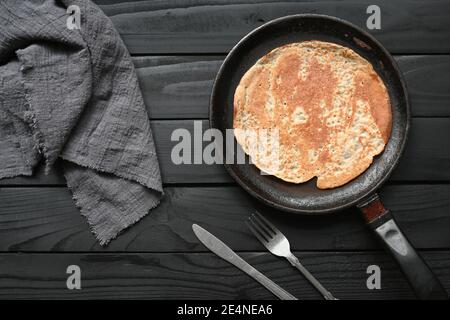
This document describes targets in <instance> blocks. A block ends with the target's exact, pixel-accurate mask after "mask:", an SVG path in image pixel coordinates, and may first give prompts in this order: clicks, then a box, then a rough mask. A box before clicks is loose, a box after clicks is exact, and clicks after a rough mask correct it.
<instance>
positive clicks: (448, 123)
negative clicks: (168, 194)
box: [0, 118, 450, 186]
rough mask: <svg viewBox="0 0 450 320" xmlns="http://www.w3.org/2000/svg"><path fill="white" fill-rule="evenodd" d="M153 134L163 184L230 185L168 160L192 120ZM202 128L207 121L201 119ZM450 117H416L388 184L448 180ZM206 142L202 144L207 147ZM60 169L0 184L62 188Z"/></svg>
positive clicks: (225, 178)
mask: <svg viewBox="0 0 450 320" xmlns="http://www.w3.org/2000/svg"><path fill="white" fill-rule="evenodd" d="M152 126H153V133H154V137H155V141H156V147H157V151H158V156H159V163H160V165H161V168H162V174H163V181H164V183H166V184H173V183H224V182H226V183H229V182H232V179H231V177H230V176H229V175H228V173H227V172H226V171H225V169H224V167H223V166H222V165H218V164H214V165H206V164H181V165H175V164H174V163H173V162H172V160H171V151H172V148H173V146H175V145H176V144H178V141H171V134H172V132H173V131H174V130H176V129H180V128H185V129H187V130H188V131H189V132H191V133H192V136H193V127H194V120H168V121H153V122H152ZM202 127H203V129H207V128H208V121H206V120H203V122H202ZM449 136H450V118H415V119H413V121H412V128H411V134H410V139H409V142H408V146H407V149H406V152H405V154H404V156H403V158H402V160H401V161H400V164H399V167H398V168H397V169H396V170H395V172H394V175H393V177H392V179H391V181H415V182H417V181H448V180H450V140H448V139H446V138H444V137H449ZM206 144H207V143H205V145H206ZM64 183H65V182H64V178H63V177H62V174H61V170H60V168H56V169H55V170H54V171H53V172H52V173H51V174H50V175H48V176H46V175H44V174H43V172H42V169H40V170H39V171H38V172H37V173H36V174H35V176H34V177H18V178H12V179H2V180H0V185H10V186H14V185H16V186H17V185H64Z"/></svg>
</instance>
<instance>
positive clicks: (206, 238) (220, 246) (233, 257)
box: [192, 224, 297, 300]
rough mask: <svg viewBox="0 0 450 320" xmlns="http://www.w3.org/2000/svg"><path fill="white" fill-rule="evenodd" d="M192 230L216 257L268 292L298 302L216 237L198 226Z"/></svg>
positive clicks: (193, 226) (194, 226)
mask: <svg viewBox="0 0 450 320" xmlns="http://www.w3.org/2000/svg"><path fill="white" fill-rule="evenodd" d="M192 230H193V231H194V233H195V235H196V236H197V238H198V239H199V240H200V242H201V243H203V244H204V245H205V246H206V247H207V248H208V249H209V250H211V251H212V252H214V253H215V254H216V255H218V256H219V257H221V258H222V259H224V260H225V261H228V262H229V263H231V264H232V265H234V266H235V267H237V268H239V269H241V270H242V271H244V272H245V273H247V274H248V275H249V276H251V277H252V278H253V279H255V280H256V281H258V282H259V283H260V284H262V285H263V286H264V287H266V289H267V290H269V291H270V292H272V293H273V294H274V295H276V296H277V297H278V298H280V299H281V300H297V298H296V297H294V296H293V295H291V294H290V293H289V292H287V291H286V290H284V289H283V288H281V287H280V286H279V285H277V284H276V283H274V282H273V281H272V280H270V279H269V278H267V277H266V276H265V275H263V274H262V273H261V272H259V271H258V270H256V269H255V268H254V267H252V266H251V265H249V264H248V263H247V262H245V261H244V260H243V259H242V258H241V257H239V256H238V255H237V254H236V253H235V252H234V251H233V250H231V249H230V248H229V247H228V246H227V245H226V244H225V243H223V242H222V241H220V240H219V239H218V238H216V237H215V236H214V235H212V234H211V233H209V232H208V231H206V230H205V229H203V228H202V227H200V226H199V225H197V224H193V225H192Z"/></svg>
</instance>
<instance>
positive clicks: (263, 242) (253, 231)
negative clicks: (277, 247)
mask: <svg viewBox="0 0 450 320" xmlns="http://www.w3.org/2000/svg"><path fill="white" fill-rule="evenodd" d="M245 224H246V225H247V227H248V228H249V229H250V231H251V232H252V233H253V234H254V236H255V237H256V238H257V239H258V240H259V241H260V242H261V243H262V244H263V245H264V246H265V245H266V243H267V242H268V240H266V238H264V237H263V236H262V235H260V234H259V232H258V231H256V230H255V228H254V227H253V226H252V225H251V224H250V223H249V222H247V221H246V222H245Z"/></svg>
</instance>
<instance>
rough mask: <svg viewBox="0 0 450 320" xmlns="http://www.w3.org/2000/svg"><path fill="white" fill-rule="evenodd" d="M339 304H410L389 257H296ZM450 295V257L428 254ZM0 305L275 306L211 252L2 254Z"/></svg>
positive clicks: (302, 291) (277, 268) (293, 283)
mask: <svg viewBox="0 0 450 320" xmlns="http://www.w3.org/2000/svg"><path fill="white" fill-rule="evenodd" d="M296 254H297V256H298V257H299V258H300V259H301V261H302V262H303V263H304V265H305V266H306V268H308V269H309V271H310V272H311V273H312V274H314V275H315V276H316V277H317V279H318V280H319V281H320V282H321V283H322V284H323V285H324V286H325V287H326V288H328V289H329V290H330V291H331V292H332V293H333V294H334V295H335V296H336V297H338V298H340V299H412V298H414V295H413V293H412V291H411V289H410V287H409V285H408V284H407V283H406V280H405V279H404V278H403V276H402V275H401V273H400V271H399V269H398V268H397V266H396V265H395V264H394V262H393V261H392V260H391V258H390V257H388V256H387V255H386V254H385V253H383V252H367V253H358V252H357V253H333V252H321V253H317V252H297V253H296ZM242 256H243V258H244V259H246V260H247V261H248V262H249V263H251V264H252V265H253V266H255V267H256V268H258V269H259V270H260V271H261V272H263V273H264V274H266V275H267V276H268V277H270V278H271V279H272V280H274V281H275V282H276V283H277V284H279V285H280V286H282V287H283V288H285V289H286V290H288V291H289V292H290V293H292V294H293V295H295V296H296V297H298V298H299V299H321V297H320V295H319V294H318V293H317V292H316V291H315V290H314V289H313V288H311V286H310V285H309V284H308V283H307V282H306V280H305V279H304V278H303V276H302V275H301V274H300V273H299V272H298V270H296V269H294V268H292V267H291V266H290V265H289V263H288V262H287V261H283V260H280V259H279V258H277V257H274V256H272V255H270V254H269V253H243V254H242ZM423 256H424V258H425V260H426V261H427V262H428V263H429V264H430V266H431V268H432V269H433V270H434V272H435V273H436V274H437V276H438V277H439V278H440V280H441V281H442V283H443V285H444V286H445V287H446V288H447V290H448V289H450V275H449V273H448V269H449V268H450V252H448V251H442V252H424V253H423ZM373 264H375V265H378V266H380V268H381V286H382V287H381V290H368V289H367V286H366V281H367V277H368V275H367V273H366V269H367V267H368V266H369V265H373ZM69 265H78V266H79V267H80V268H81V290H68V289H67V288H66V280H67V277H68V275H67V274H66V269H67V267H68V266H69ZM0 298H2V299H27V298H28V299H30V298H34V299H144V298H147V299H161V300H162V299H255V300H263V299H274V296H272V295H271V293H270V292H269V291H267V290H266V289H265V288H264V287H262V286H260V285H259V284H258V283H257V282H256V281H254V280H253V279H251V278H250V277H249V276H247V275H245V274H243V273H242V272H241V271H239V270H238V269H236V268H235V267H233V266H231V265H230V264H229V263H227V262H225V261H223V260H221V259H220V258H218V257H217V256H215V255H213V254H212V253H189V254H185V253H176V254H164V253H160V254H157V253H153V254H0Z"/></svg>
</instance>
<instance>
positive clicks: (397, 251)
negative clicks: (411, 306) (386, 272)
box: [358, 194, 449, 300]
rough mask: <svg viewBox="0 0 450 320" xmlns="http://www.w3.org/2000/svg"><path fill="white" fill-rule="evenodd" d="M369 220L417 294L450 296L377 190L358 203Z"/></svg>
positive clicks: (428, 297) (432, 297) (421, 296)
mask: <svg viewBox="0 0 450 320" xmlns="http://www.w3.org/2000/svg"><path fill="white" fill-rule="evenodd" d="M358 208H359V209H360V210H361V212H362V213H363V216H364V218H365V219H366V221H367V224H368V225H369V226H370V227H371V229H372V230H373V231H374V232H375V234H376V235H377V237H378V238H379V239H380V240H381V241H382V242H383V244H384V246H385V247H386V249H387V250H388V251H389V252H390V253H391V255H392V256H393V257H394V259H395V260H396V261H397V263H398V264H399V266H400V268H401V269H402V271H403V274H404V275H405V277H406V279H407V280H408V282H409V283H410V285H411V286H412V288H413V289H414V291H415V293H416V295H417V297H418V298H419V299H423V300H442V299H448V298H449V297H448V295H447V291H446V290H445V288H444V287H443V286H442V284H441V283H440V282H439V280H438V278H437V277H436V276H435V275H434V273H433V271H432V270H431V269H430V267H429V266H428V265H427V264H426V263H425V261H424V260H423V259H422V258H421V257H420V256H419V254H418V253H417V252H416V250H415V249H414V248H413V246H412V245H411V243H410V242H409V241H408V239H407V238H406V236H405V235H404V234H403V233H402V231H401V230H400V228H399V227H398V225H397V224H396V223H395V220H394V218H393V217H392V216H391V214H390V213H389V211H388V210H386V209H385V208H384V206H383V203H382V202H381V200H380V198H379V197H378V195H377V194H374V195H373V196H371V197H370V198H368V199H367V200H366V201H364V202H363V203H361V204H359V205H358Z"/></svg>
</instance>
